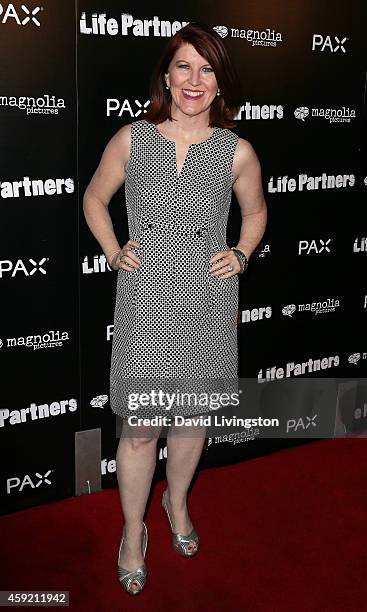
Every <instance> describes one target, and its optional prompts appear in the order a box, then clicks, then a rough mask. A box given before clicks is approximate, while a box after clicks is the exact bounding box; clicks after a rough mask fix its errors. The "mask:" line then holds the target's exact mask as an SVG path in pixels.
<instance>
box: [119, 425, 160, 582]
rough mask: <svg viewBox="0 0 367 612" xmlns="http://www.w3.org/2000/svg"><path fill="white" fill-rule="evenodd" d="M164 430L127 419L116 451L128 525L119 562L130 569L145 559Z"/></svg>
mask: <svg viewBox="0 0 367 612" xmlns="http://www.w3.org/2000/svg"><path fill="white" fill-rule="evenodd" d="M160 430H161V428H160V427H153V426H152V427H140V426H139V427H130V426H129V425H128V423H127V421H124V422H123V431H122V435H121V437H120V441H119V444H118V448H117V452H116V473H117V480H118V485H119V493H120V501H121V508H122V512H123V515H124V526H125V540H124V543H123V546H122V547H121V555H120V559H119V562H118V564H119V565H120V567H123V568H124V569H127V570H129V571H132V570H134V569H136V568H137V567H138V566H139V565H142V564H143V562H144V559H143V555H142V551H141V538H142V530H143V520H144V512H145V508H146V504H147V499H148V497H149V492H150V488H151V484H152V478H153V474H154V470H155V465H156V455H157V440H158V437H159V432H160ZM132 586H133V587H134V585H132ZM136 588H138V587H136Z"/></svg>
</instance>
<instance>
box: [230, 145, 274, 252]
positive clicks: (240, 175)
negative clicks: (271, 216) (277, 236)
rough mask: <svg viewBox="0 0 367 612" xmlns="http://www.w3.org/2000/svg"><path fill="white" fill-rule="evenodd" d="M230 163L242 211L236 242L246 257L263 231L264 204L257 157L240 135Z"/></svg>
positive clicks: (265, 213)
mask: <svg viewBox="0 0 367 612" xmlns="http://www.w3.org/2000/svg"><path fill="white" fill-rule="evenodd" d="M233 166H234V177H235V182H234V184H233V191H234V193H235V194H236V197H237V200H238V203H239V205H240V208H241V215H242V225H241V233H240V238H239V241H238V244H237V245H236V246H237V247H238V248H239V249H240V250H241V251H243V252H244V253H245V255H247V257H250V255H251V254H252V252H253V251H254V250H255V248H256V247H257V245H258V244H259V242H260V240H261V238H262V237H263V235H264V232H265V227H266V221H267V207H266V202H265V198H264V192H263V188H262V181H261V166H260V162H259V159H258V157H257V155H256V152H255V150H254V148H253V147H252V145H251V144H250V143H249V142H248V141H247V140H244V139H243V138H240V139H239V141H238V144H237V148H236V153H235V158H234V164H233Z"/></svg>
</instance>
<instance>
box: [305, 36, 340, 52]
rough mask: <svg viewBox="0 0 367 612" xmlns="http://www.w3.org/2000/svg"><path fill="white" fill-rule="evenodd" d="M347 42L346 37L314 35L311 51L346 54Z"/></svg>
mask: <svg viewBox="0 0 367 612" xmlns="http://www.w3.org/2000/svg"><path fill="white" fill-rule="evenodd" d="M347 40H349V38H348V37H347V36H343V37H340V38H339V37H338V36H331V35H330V34H327V35H326V36H324V34H314V35H313V37H312V51H321V52H323V51H330V53H338V52H340V53H346V50H345V46H344V45H345V43H346V42H347Z"/></svg>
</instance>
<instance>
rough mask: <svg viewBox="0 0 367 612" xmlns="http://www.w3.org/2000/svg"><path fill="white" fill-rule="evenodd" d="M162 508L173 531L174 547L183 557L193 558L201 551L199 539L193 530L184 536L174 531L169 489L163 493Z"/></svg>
mask: <svg viewBox="0 0 367 612" xmlns="http://www.w3.org/2000/svg"><path fill="white" fill-rule="evenodd" d="M162 506H163V508H164V509H165V511H166V514H167V516H168V520H169V523H170V526H171V531H172V546H173V548H174V549H175V550H177V552H179V553H180V555H182V556H183V557H193V556H194V555H195V554H196V553H197V552H198V550H199V537H198V534H197V533H196V531H195V529H194V528H193V529H192V531H190V533H189V534H188V535H182V534H180V533H175V532H174V531H173V524H172V519H171V515H170V512H169V510H168V504H167V489H165V490H164V491H163V495H162Z"/></svg>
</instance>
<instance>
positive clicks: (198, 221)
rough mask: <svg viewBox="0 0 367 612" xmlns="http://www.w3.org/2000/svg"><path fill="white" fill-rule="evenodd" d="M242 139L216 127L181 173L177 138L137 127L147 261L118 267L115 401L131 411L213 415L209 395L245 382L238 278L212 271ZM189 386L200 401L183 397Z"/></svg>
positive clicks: (138, 221) (132, 205)
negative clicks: (241, 375) (240, 360)
mask: <svg viewBox="0 0 367 612" xmlns="http://www.w3.org/2000/svg"><path fill="white" fill-rule="evenodd" d="M237 141H238V136H237V135H236V134H235V133H234V132H232V131H231V130H229V129H223V128H217V127H216V128H214V132H213V133H212V135H211V136H210V137H209V138H208V139H207V140H205V141H203V142H201V143H196V144H191V145H190V147H189V149H188V152H187V156H186V159H185V162H184V165H183V168H182V170H181V173H180V175H179V176H178V175H177V162H176V149H175V143H174V142H173V141H171V140H168V139H167V138H165V137H164V136H163V135H162V134H161V133H160V132H159V131H158V129H157V127H156V126H155V125H154V124H153V123H150V122H148V121H146V120H144V119H142V120H139V121H135V122H133V123H132V124H131V151H130V160H129V164H128V168H127V173H126V180H125V194H126V206H127V215H128V226H129V237H130V238H131V239H133V240H136V241H137V242H138V243H139V244H140V247H134V248H133V251H134V252H135V253H136V254H137V255H138V257H139V258H140V261H141V264H140V266H139V267H138V268H136V269H134V270H133V271H126V270H123V269H119V270H118V272H117V293H116V305H115V313H114V335H113V341H112V355H111V370H110V402H111V408H112V410H113V411H114V412H115V413H116V414H117V415H119V416H120V417H122V418H126V417H128V416H131V415H132V414H136V415H138V416H140V417H151V416H155V415H167V414H170V415H182V416H190V415H199V414H206V413H209V412H210V411H211V410H213V409H214V410H216V409H217V407H216V406H215V407H213V405H211V404H210V402H208V401H206V400H207V396H208V394H209V393H213V392H214V391H216V390H218V391H219V392H221V393H224V392H226V391H228V390H229V388H230V386H231V381H232V380H233V381H234V380H236V379H237V376H238V372H237V363H238V355H237V310H238V282H239V279H238V275H237V274H236V275H232V276H231V277H229V278H226V279H223V278H220V277H216V276H213V275H212V274H211V273H210V272H209V268H210V266H211V264H210V262H209V259H210V257H211V256H212V255H214V253H216V252H218V251H220V250H224V249H226V248H229V247H228V246H227V244H226V227H227V219H228V212H229V207H230V203H231V196H232V185H233V176H232V163H233V157H234V152H235V148H236V144H237ZM152 390H154V391H155V393H156V394H157V395H155V401H151V397H152V394H151V391H152ZM159 391H161V395H160V396H159ZM162 392H163V395H162ZM169 392H171V393H172V392H174V393H176V398H175V401H172V400H171V403H170V404H168V403H167V396H166V395H165V394H166V393H169ZM185 392H186V393H195V398H193V396H191V397H190V398H189V400H188V401H186V402H185V401H183V395H182V394H183V393H185ZM134 393H135V394H139V393H140V394H141V393H146V394H149V401H148V400H147V395H145V396H144V397H142V396H141V395H139V396H137V395H131V394H134ZM201 394H204V395H203V396H202V395H201ZM199 396H200V397H199ZM137 397H139V400H137V399H136V398H137ZM199 400H200V401H199ZM213 404H215V402H214V403H213Z"/></svg>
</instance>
